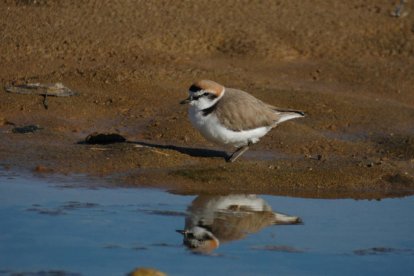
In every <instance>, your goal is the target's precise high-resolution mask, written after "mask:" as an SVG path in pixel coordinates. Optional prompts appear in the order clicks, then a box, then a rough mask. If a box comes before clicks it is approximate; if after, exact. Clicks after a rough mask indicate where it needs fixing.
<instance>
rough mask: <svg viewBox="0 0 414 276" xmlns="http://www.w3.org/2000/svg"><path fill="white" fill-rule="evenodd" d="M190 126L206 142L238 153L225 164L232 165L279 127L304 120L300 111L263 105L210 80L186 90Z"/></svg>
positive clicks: (246, 95)
mask: <svg viewBox="0 0 414 276" xmlns="http://www.w3.org/2000/svg"><path fill="white" fill-rule="evenodd" d="M186 103H189V104H190V107H189V118H190V121H191V123H192V125H193V126H194V127H195V128H196V129H198V130H199V131H200V133H201V134H202V135H203V136H204V138H206V139H207V140H209V141H212V142H214V143H216V144H219V145H223V146H227V145H230V146H233V147H236V148H237V149H236V150H235V151H234V152H233V154H232V155H231V156H229V157H228V159H227V161H229V162H234V161H236V159H237V158H238V157H240V156H241V155H242V154H243V153H244V152H246V151H247V150H248V149H249V146H250V145H252V144H255V143H257V142H258V141H259V139H260V138H261V137H263V136H264V135H266V134H267V133H268V132H269V131H270V130H271V129H272V128H274V127H276V126H277V125H278V124H280V123H282V122H284V121H287V120H291V119H295V118H301V117H304V115H305V114H304V113H303V112H302V111H299V110H290V109H281V108H277V107H274V106H272V105H269V104H266V103H264V102H262V101H261V100H259V99H257V98H255V97H253V96H252V95H250V94H249V93H247V92H244V91H241V90H238V89H233V88H226V87H224V86H223V85H221V84H218V83H216V82H214V81H211V80H201V81H198V82H196V83H194V84H193V85H191V87H190V88H189V97H188V98H187V99H185V100H183V101H181V104H186Z"/></svg>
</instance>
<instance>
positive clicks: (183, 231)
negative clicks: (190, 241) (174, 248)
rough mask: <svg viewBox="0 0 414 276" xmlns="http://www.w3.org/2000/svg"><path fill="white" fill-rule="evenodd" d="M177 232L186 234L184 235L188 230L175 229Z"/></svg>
mask: <svg viewBox="0 0 414 276" xmlns="http://www.w3.org/2000/svg"><path fill="white" fill-rule="evenodd" d="M175 232H177V233H180V234H181V235H184V236H185V234H187V231H185V230H175Z"/></svg>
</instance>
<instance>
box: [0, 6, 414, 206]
mask: <svg viewBox="0 0 414 276" xmlns="http://www.w3.org/2000/svg"><path fill="white" fill-rule="evenodd" d="M397 2H398V1H397ZM76 3H77V2H76V1H65V2H61V1H46V0H45V1H3V2H2V3H1V4H0V7H1V9H0V14H1V18H3V20H2V32H1V37H2V43H1V44H0V60H1V64H2V67H1V68H0V84H1V89H0V137H1V139H0V165H2V166H3V167H5V168H11V169H24V170H30V171H34V173H35V174H88V175H94V176H101V177H103V179H108V183H114V185H122V186H124V185H133V186H145V187H157V188H162V189H167V190H171V191H173V192H175V193H181V194H200V193H214V194H224V193H255V194H257V193H260V194H278V195H288V196H303V197H320V198H338V197H350V198H383V197H395V196H404V195H412V194H414V93H413V90H414V77H413V76H414V29H413V27H414V17H413V15H414V13H413V12H411V9H412V8H413V7H412V3H411V2H409V3H407V4H406V6H405V9H406V11H408V15H406V16H404V17H400V18H395V17H393V16H390V11H392V9H393V8H394V4H395V3H391V2H390V1H377V2H376V3H375V4H367V3H365V2H364V3H362V2H361V1H356V0H355V1H347V2H346V3H338V2H337V1H328V2H326V1H314V2H313V3H312V4H310V3H302V1H290V2H289V3H276V2H275V3H271V4H269V5H266V6H263V5H260V4H257V3H254V2H249V3H243V2H241V1H234V2H233V1H227V2H226V3H227V4H226V5H224V6H222V4H220V3H221V2H220V1H218V2H211V1H197V3H195V2H194V3H192V2H189V3H186V4H184V3H174V4H173V3H170V2H168V5H165V4H164V3H163V1H151V2H149V3H148V2H145V1H144V2H139V3H138V2H131V3H113V2H111V1H101V2H99V3H92V2H88V1H85V2H84V3H82V4H76ZM227 5H228V6H227ZM219 6H220V8H218V7H219ZM201 11H202V12H201ZM230 11H231V12H230ZM148 14H150V15H151V16H148ZM177 14H179V15H180V16H176V15H177ZM194 14H200V15H201V16H200V17H199V18H198V19H195V18H194V16H192V15H194ZM224 15H225V16H224ZM315 15H317V16H315ZM17 18H19V20H17ZM258 18H260V20H258ZM207 19H208V20H207ZM344 22H347V23H346V24H345V23H344ZM198 79H212V80H215V81H218V82H220V83H223V84H224V85H226V86H228V87H234V88H239V89H242V90H245V91H248V92H250V93H251V94H253V95H254V96H256V97H258V98H260V99H262V100H264V101H266V102H268V103H270V104H273V105H276V106H281V107H286V108H296V109H301V110H304V111H305V112H306V114H307V117H306V118H304V119H301V120H297V121H292V122H286V123H284V124H282V125H280V126H279V127H278V128H276V129H275V130H273V131H272V132H271V133H270V134H269V135H268V136H266V137H265V138H263V139H262V141H260V142H259V143H258V144H256V145H255V146H254V147H252V149H251V150H250V151H249V152H248V153H247V154H246V155H245V156H243V158H241V159H240V160H238V161H237V162H236V163H234V164H228V163H226V162H225V161H224V159H223V156H224V155H223V151H227V152H230V151H231V149H223V148H218V147H216V146H215V145H212V144H210V143H208V142H206V141H205V140H204V139H203V138H202V137H201V136H200V135H199V134H198V133H197V132H196V131H195V130H194V129H193V128H192V127H191V125H190V123H189V122H188V119H187V110H186V108H185V107H183V106H180V105H179V104H178V103H179V101H180V100H181V99H183V98H185V97H186V90H187V89H188V87H189V85H190V84H191V83H192V82H194V81H195V80H198ZM13 82H40V83H55V82H62V83H63V84H64V85H65V86H67V87H69V88H71V89H73V90H75V91H77V92H79V95H78V96H73V97H53V98H52V97H49V99H48V109H45V108H44V106H43V97H42V96H35V95H18V94H11V93H7V92H6V91H5V89H4V87H5V86H6V85H10V84H11V83H13ZM33 124H34V125H39V126H41V127H42V129H41V130H39V131H37V132H34V133H28V134H18V133H13V132H12V129H13V128H14V127H19V126H25V125H33ZM93 132H102V133H119V134H121V135H123V136H124V137H126V139H127V142H126V143H120V144H111V145H85V144H79V142H81V141H83V140H84V139H85V138H86V137H87V136H88V135H89V134H91V133H93Z"/></svg>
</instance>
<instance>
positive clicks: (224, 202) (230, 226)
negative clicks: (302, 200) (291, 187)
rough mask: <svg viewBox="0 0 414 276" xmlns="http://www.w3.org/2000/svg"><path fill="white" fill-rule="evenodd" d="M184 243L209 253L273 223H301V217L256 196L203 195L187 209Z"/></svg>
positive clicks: (194, 249)
mask: <svg viewBox="0 0 414 276" xmlns="http://www.w3.org/2000/svg"><path fill="white" fill-rule="evenodd" d="M187 214H188V215H187V217H186V219H185V226H184V230H177V232H178V233H181V234H182V235H183V243H184V245H185V246H187V247H188V248H189V249H191V250H192V251H194V252H198V253H210V252H212V251H213V250H214V249H216V248H218V247H219V245H220V244H221V243H225V242H230V241H234V240H240V239H243V238H245V237H246V235H248V234H252V233H256V232H258V231H260V230H261V229H263V228H266V227H268V226H271V225H280V224H299V223H301V222H302V220H301V219H300V218H299V217H296V216H288V215H284V214H281V213H276V212H274V211H272V207H271V206H270V205H269V204H268V203H267V202H266V201H265V200H263V199H262V198H260V197H257V196H256V195H243V194H239V195H237V194H233V195H226V196H210V195H201V196H198V197H197V198H195V199H194V200H193V202H192V203H191V205H190V206H189V207H188V209H187Z"/></svg>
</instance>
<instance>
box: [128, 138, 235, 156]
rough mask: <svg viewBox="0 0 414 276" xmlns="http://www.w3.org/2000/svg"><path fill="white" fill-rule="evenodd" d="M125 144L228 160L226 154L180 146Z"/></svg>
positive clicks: (140, 142)
mask: <svg viewBox="0 0 414 276" xmlns="http://www.w3.org/2000/svg"><path fill="white" fill-rule="evenodd" d="M126 143H129V144H134V145H140V146H143V147H150V148H157V149H169V150H175V151H178V152H179V153H183V154H186V155H189V156H194V157H221V158H224V159H225V160H227V159H228V154H227V153H226V152H224V151H218V150H211V149H201V148H187V147H180V146H174V145H161V144H155V143H148V142H143V141H126Z"/></svg>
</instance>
